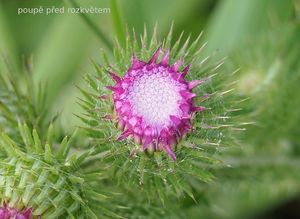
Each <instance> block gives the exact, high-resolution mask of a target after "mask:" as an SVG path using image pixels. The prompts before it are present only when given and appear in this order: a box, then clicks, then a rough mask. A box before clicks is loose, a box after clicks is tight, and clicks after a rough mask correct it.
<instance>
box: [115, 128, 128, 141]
mask: <svg viewBox="0 0 300 219" xmlns="http://www.w3.org/2000/svg"><path fill="white" fill-rule="evenodd" d="M129 135H131V131H130V130H129V129H127V130H125V131H124V132H122V134H121V135H120V136H119V137H118V138H117V140H118V141H122V140H124V139H125V138H127V137H128V136H129Z"/></svg>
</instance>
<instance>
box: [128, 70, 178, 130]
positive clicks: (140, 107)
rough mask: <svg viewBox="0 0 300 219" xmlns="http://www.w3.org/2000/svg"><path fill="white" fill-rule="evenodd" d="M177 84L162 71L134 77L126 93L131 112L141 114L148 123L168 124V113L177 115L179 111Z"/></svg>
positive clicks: (160, 125)
mask: <svg viewBox="0 0 300 219" xmlns="http://www.w3.org/2000/svg"><path fill="white" fill-rule="evenodd" d="M179 86H180V85H179V84H178V82H176V81H175V80H173V79H172V78H171V77H170V76H169V75H168V74H167V73H163V72H157V73H152V74H143V75H141V76H139V77H136V78H135V81H134V82H133V84H132V86H131V87H130V88H129V93H128V99H129V101H130V102H131V106H132V111H133V113H134V114H136V115H139V116H141V117H142V118H143V120H144V121H145V122H147V123H148V124H149V125H152V126H155V127H164V126H166V125H168V124H169V123H170V115H174V116H178V115H179V113H180V110H179V100H180V99H181V96H180V94H179Z"/></svg>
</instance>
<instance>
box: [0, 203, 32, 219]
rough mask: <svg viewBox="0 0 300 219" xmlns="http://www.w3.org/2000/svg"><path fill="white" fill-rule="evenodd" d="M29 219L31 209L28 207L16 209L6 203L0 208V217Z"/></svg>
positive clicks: (3, 218)
mask: <svg viewBox="0 0 300 219" xmlns="http://www.w3.org/2000/svg"><path fill="white" fill-rule="evenodd" d="M11 218H14V219H31V218H32V209H31V208H28V209H25V210H21V211H19V210H17V209H15V208H11V207H9V206H8V205H7V203H4V204H3V207H1V208H0V219H11Z"/></svg>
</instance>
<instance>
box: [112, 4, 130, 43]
mask: <svg viewBox="0 0 300 219" xmlns="http://www.w3.org/2000/svg"><path fill="white" fill-rule="evenodd" d="M110 3H111V11H112V20H113V25H114V29H115V33H116V35H117V38H118V40H119V42H120V43H121V45H122V46H123V47H124V46H125V42H126V39H125V33H124V29H123V26H122V19H121V15H120V11H119V8H118V3H117V1H116V0H111V1H110Z"/></svg>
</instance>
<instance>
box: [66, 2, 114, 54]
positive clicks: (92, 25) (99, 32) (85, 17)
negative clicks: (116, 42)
mask: <svg viewBox="0 0 300 219" xmlns="http://www.w3.org/2000/svg"><path fill="white" fill-rule="evenodd" d="M69 2H70V4H71V5H72V6H73V7H75V8H79V5H78V4H77V3H76V2H75V1H74V0H69ZM80 16H81V18H82V19H83V20H84V21H85V22H86V24H87V25H88V26H89V27H90V28H91V30H92V31H93V32H94V33H95V34H96V35H97V37H98V38H99V39H100V40H101V41H102V42H103V43H104V44H105V46H106V47H107V48H108V49H109V51H112V50H113V47H112V43H111V42H110V40H109V39H108V37H106V35H105V34H104V33H103V32H102V30H100V29H99V28H98V27H97V25H96V24H95V23H94V22H93V21H92V20H91V18H90V17H89V16H88V15H86V14H82V13H80Z"/></svg>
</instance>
